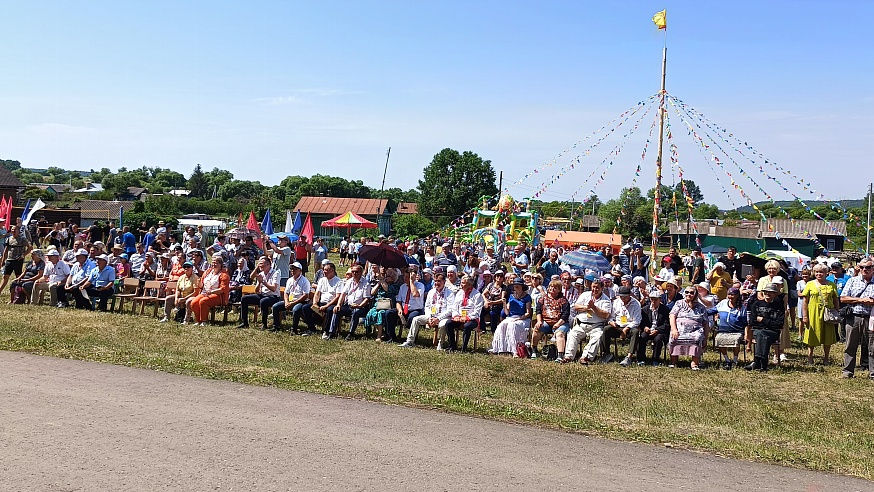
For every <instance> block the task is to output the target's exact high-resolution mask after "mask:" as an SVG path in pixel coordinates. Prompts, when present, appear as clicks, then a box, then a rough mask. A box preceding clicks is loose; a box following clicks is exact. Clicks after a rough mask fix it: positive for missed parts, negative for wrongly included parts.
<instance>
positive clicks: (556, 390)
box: [0, 305, 874, 479]
mask: <svg viewBox="0 0 874 492" xmlns="http://www.w3.org/2000/svg"><path fill="white" fill-rule="evenodd" d="M0 316H2V317H3V319H4V323H3V326H2V327H0V349H4V350H18V351H25V352H30V353H35V354H42V355H50V356H56V357H65V358H74V359H83V360H91V361H99V362H106V363H111V364H120V365H128V366H134V367H143V368H150V369H154V370H160V371H166V372H171V373H177V374H185V375H191V376H197V377H204V378H213V379H224V380H231V381H238V382H241V383H246V384H254V385H262V386H273V387H278V388H285V389H291V390H301V391H310V392H316V393H323V394H329V395H338V396H345V397H352V398H365V399H368V400H373V401H380V402H385V403H391V404H399V405H407V406H415V407H424V408H433V409H440V410H444V411H449V412H457V413H462V414H468V415H475V416H480V417H485V418H489V419H495V420H503V421H508V422H517V423H524V424H533V425H539V426H545V427H550V428H559V429H565V430H568V431H572V432H580V433H585V434H590V435H596V436H602V437H608V438H614V439H622V440H630V441H640V442H647V443H655V444H661V443H671V444H672V445H674V446H677V447H688V448H694V449H699V450H704V451H708V452H713V453H717V454H720V455H725V456H731V457H735V458H742V459H750V460H758V461H766V462H772V463H779V464H783V465H789V466H799V467H805V468H811V469H816V470H824V471H829V472H835V473H842V474H848V475H855V476H858V477H862V478H866V479H874V471H872V468H871V465H870V464H869V463H870V462H869V460H868V454H869V453H870V450H871V449H872V448H874V433H872V430H871V426H870V422H872V421H874V398H872V396H871V395H872V386H871V382H870V381H868V380H867V379H863V378H859V379H856V380H841V379H839V377H838V376H839V370H838V368H837V367H835V366H831V367H825V368H823V367H813V368H810V367H806V366H801V365H800V364H795V363H789V364H787V365H786V367H785V368H784V369H780V370H774V371H771V372H770V373H768V374H750V373H747V372H746V371H740V370H736V371H732V372H726V371H722V370H716V369H712V368H713V367H715V364H714V362H715V355H714V354H713V353H712V352H711V353H708V356H707V358H706V360H708V361H709V362H710V367H711V369H708V370H705V371H701V372H698V373H692V372H691V371H689V370H688V369H673V370H671V369H667V368H652V367H632V368H622V367H620V366H619V365H618V364H608V365H604V366H593V367H589V368H584V367H581V366H579V365H576V364H575V365H557V364H554V363H548V362H543V361H520V360H513V359H510V358H505V357H488V356H485V355H482V354H473V355H467V354H451V355H447V354H441V353H437V352H436V351H433V350H423V349H401V348H398V347H395V346H390V345H380V344H377V343H375V342H373V341H364V340H362V341H356V342H351V343H347V342H343V341H331V342H324V341H322V340H320V339H318V338H316V337H311V338H302V337H289V336H287V335H279V334H272V333H265V332H261V331H255V330H245V331H236V330H233V329H230V328H228V327H209V328H193V327H183V326H180V325H177V324H175V323H164V324H159V323H157V321H156V320H153V319H150V318H141V317H135V316H126V315H125V316H122V315H114V314H94V313H87V312H78V311H74V310H63V311H59V310H57V309H54V308H49V307H40V306H7V305H4V306H0ZM429 336H430V334H428V333H425V334H421V335H420V337H421V338H422V339H424V338H425V337H429ZM485 343H488V339H487V337H486V339H485V340H481V341H480V347H482V346H483V345H484V344H485ZM835 348H836V349H837V348H839V347H835ZM481 350H482V349H481ZM793 353H794V355H795V356H796V357H798V354H799V351H798V350H797V349H796V350H795V351H793ZM835 354H840V351H836V352H835ZM799 360H800V358H799Z"/></svg>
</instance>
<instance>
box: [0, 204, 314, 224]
mask: <svg viewBox="0 0 874 492" xmlns="http://www.w3.org/2000/svg"><path fill="white" fill-rule="evenodd" d="M28 212H30V198H28V199H27V204H26V205H25V206H24V210H22V211H21V220H22V221H23V220H24V219H25V217H27V213H28ZM297 215H298V216H300V212H298V213H297ZM7 225H8V224H7Z"/></svg>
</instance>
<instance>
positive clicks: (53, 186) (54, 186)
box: [27, 183, 73, 196]
mask: <svg viewBox="0 0 874 492" xmlns="http://www.w3.org/2000/svg"><path fill="white" fill-rule="evenodd" d="M27 186H32V187H34V188H39V189H40V190H43V191H48V192H49V193H51V194H53V195H55V196H58V195H60V194H62V193H66V192H68V191H70V190H71V189H72V188H73V187H72V186H70V185H68V184H64V183H30V184H28V185H27Z"/></svg>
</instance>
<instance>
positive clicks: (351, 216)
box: [322, 212, 377, 235]
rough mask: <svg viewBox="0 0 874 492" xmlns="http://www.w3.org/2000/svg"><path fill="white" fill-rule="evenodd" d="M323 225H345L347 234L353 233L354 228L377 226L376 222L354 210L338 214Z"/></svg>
mask: <svg viewBox="0 0 874 492" xmlns="http://www.w3.org/2000/svg"><path fill="white" fill-rule="evenodd" d="M322 227H334V228H342V227H345V228H346V230H347V231H348V232H347V234H349V235H351V234H352V229H353V228H356V229H375V228H376V227H377V225H376V222H371V221H369V220H367V219H365V218H364V217H361V216H360V215H358V214H356V213H353V212H346V213H345V214H343V215H338V216H337V217H334V218H333V219H331V220H326V221H324V222H322Z"/></svg>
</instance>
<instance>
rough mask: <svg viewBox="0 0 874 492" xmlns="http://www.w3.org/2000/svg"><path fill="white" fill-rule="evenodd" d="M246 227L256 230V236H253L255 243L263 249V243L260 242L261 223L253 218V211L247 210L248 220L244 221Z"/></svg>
mask: <svg viewBox="0 0 874 492" xmlns="http://www.w3.org/2000/svg"><path fill="white" fill-rule="evenodd" d="M246 228H247V229H252V230H253V231H258V237H256V238H255V244H256V245H257V246H258V247H259V248H261V249H263V248H264V245H263V244H261V225H260V224H258V221H257V220H256V219H255V212H249V221H248V222H246Z"/></svg>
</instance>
